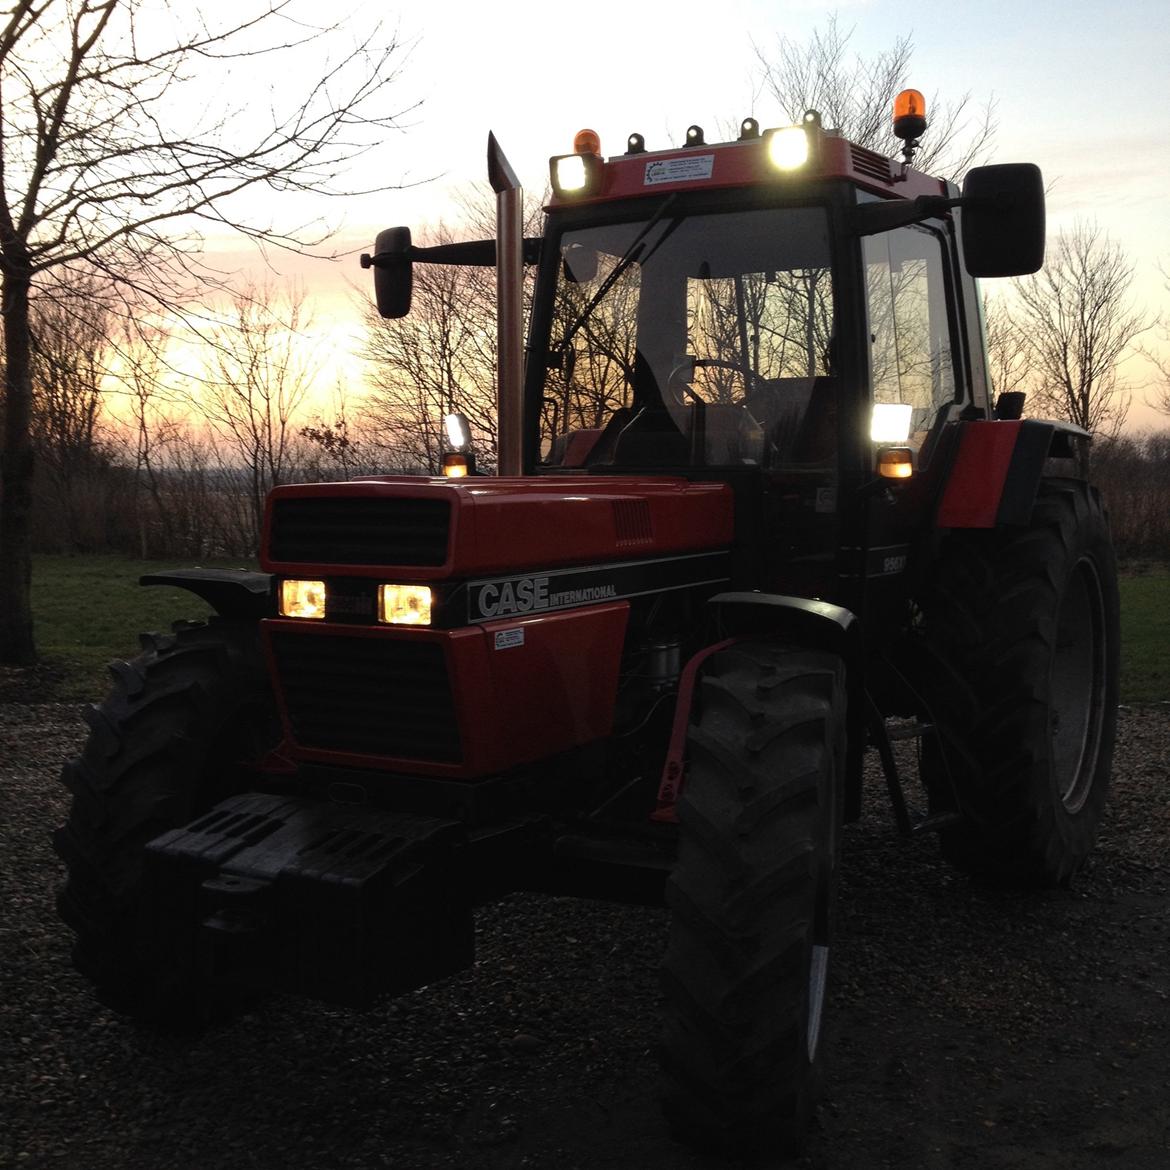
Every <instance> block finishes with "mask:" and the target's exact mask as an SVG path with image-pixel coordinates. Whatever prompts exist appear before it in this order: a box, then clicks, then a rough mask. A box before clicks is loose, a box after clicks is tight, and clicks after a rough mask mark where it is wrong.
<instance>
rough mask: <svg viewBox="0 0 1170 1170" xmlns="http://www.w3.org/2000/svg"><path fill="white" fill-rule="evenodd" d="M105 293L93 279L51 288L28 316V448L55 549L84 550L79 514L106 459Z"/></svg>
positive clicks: (107, 325) (107, 320) (106, 464)
mask: <svg viewBox="0 0 1170 1170" xmlns="http://www.w3.org/2000/svg"><path fill="white" fill-rule="evenodd" d="M108 291H109V290H108V289H107V288H104V287H102V286H100V285H99V283H98V282H97V281H95V280H94V279H93V278H92V277H81V278H80V279H78V280H76V281H74V282H69V283H65V282H62V284H61V285H60V286H56V287H53V288H52V289H51V290H49V295H47V296H41V297H37V298H35V299H34V301H33V304H32V312H31V320H30V327H31V347H32V379H33V411H32V442H33V447H34V450H35V451H36V455H37V460H38V463H39V473H38V476H37V484H38V492H39V495H40V501H39V502H40V504H41V509H40V512H41V515H43V516H47V517H48V518H50V519H51V525H52V531H53V533H54V535H55V538H56V541H55V542H56V543H57V544H58V545H59V547H61V548H63V549H65V550H68V551H74V550H76V549H77V548H79V547H81V545H82V544H84V541H83V539H82V533H81V530H80V529H81V515H82V513H83V512H86V511H88V508H87V507H86V504H87V502H88V500H89V498H90V496H91V494H92V492H93V489H94V486H95V485H94V479H95V477H97V478H100V477H101V475H102V473H103V472H105V471H106V470H107V469H108V468H109V466H110V464H111V462H112V458H113V454H114V452H113V450H112V449H111V447H110V445H109V443H108V441H107V437H106V435H105V434H104V430H105V428H104V427H103V423H102V417H101V406H102V384H103V381H104V379H105V375H106V371H107V368H108V365H109V359H110V349H111V347H110V336H109V334H110V325H111V318H110V313H109V310H108V308H107V306H106V304H105V303H104V299H103V294H105V293H108Z"/></svg>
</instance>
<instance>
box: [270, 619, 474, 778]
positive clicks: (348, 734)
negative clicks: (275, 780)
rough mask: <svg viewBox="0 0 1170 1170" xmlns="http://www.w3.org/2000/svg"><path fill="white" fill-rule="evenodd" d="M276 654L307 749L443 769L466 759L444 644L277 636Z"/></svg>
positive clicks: (287, 701)
mask: <svg viewBox="0 0 1170 1170" xmlns="http://www.w3.org/2000/svg"><path fill="white" fill-rule="evenodd" d="M272 648H273V652H274V654H275V656H276V661H277V668H278V670H279V672H280V684H281V691H282V692H283V695H284V702H285V707H286V709H287V710H288V716H289V720H290V722H291V723H292V727H293V734H294V736H295V737H296V740H297V742H298V743H299V744H301V745H302V746H303V747H308V748H318V749H321V750H325V751H345V752H356V753H359V754H362V755H374V756H392V757H399V758H404V759H415V760H433V761H435V762H438V763H457V762H458V761H459V760H460V759H462V746H461V744H460V740H459V725H458V721H457V719H456V716H455V703H454V698H453V696H452V694H451V686H450V681H449V679H448V677H447V664H446V659H445V658H444V655H443V649H442V647H441V646H439V645H438V644H437V643H435V642H406V641H400V640H397V639H391V638H347V637H344V636H338V637H333V636H331V635H323V634H317V635H310V634H276V635H274V636H273V639H272Z"/></svg>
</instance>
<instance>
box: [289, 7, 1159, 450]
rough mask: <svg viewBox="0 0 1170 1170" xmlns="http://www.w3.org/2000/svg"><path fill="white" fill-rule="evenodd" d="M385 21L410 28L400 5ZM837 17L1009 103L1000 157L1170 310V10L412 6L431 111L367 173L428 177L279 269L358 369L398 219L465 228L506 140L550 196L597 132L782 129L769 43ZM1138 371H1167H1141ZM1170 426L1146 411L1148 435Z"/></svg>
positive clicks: (1000, 109) (1135, 365) (412, 53)
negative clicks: (359, 332) (586, 138)
mask: <svg viewBox="0 0 1170 1170" xmlns="http://www.w3.org/2000/svg"><path fill="white" fill-rule="evenodd" d="M378 10H379V11H380V12H382V13H384V14H385V13H390V14H391V15H389V17H388V19H390V20H393V19H395V18H394V16H393V15H392V13H393V9H392V8H391V7H390V6H388V5H386V6H383V5H379V9H378ZM834 12H835V13H836V15H837V20H838V24H839V26H840V27H841V28H843V29H852V30H853V31H852V40H851V42H850V48H851V50H853V51H856V52H858V53H860V54H862V55H864V56H872V55H873V54H875V53H877V52H879V51H881V50H883V49H888V48H889V47H891V46H892V44H893V43H894V41H895V40H896V39H897V38H898V37H901V36H907V37H909V38H910V39H911V41H912V43H913V46H914V53H913V59H912V62H911V69H910V83H911V84H912V85H913V86H914V87H915V88H917V89H920V90H922V91H923V93H925V94H926V95H927V97H928V99H929V98H930V97H931V96H932V95H937V96H938V98H939V100H940V101H953V100H956V99H957V98H959V97H960V96H962V95H963V94H968V93H969V94H970V95H971V99H972V102H973V103H974V104H975V105H976V106H978V105H982V104H983V103H984V102H986V101H987V100H989V99H990V100H993V101H994V103H995V106H996V114H997V118H998V123H999V128H998V131H997V134H996V137H995V141H994V144H993V149H992V156H991V160H990V161H995V162H1022V161H1029V162H1035V163H1037V164H1038V165H1039V166H1040V168H1041V170H1042V172H1043V174H1044V178H1045V181H1046V184H1047V185H1048V187H1049V196H1048V224H1049V234H1050V238H1051V237H1052V236H1053V235H1054V234H1055V233H1056V232H1058V231H1060V230H1061V229H1062V228H1068V227H1071V226H1072V225H1073V223H1074V222H1075V221H1076V220H1077V219H1087V220H1095V221H1096V222H1097V223H1099V224H1100V226H1101V227H1102V228H1104V229H1105V231H1106V232H1107V233H1108V234H1109V236H1110V237H1112V238H1113V239H1114V240H1116V241H1117V242H1118V243H1120V244H1121V245H1122V247H1123V248H1124V249H1125V251H1126V252H1127V253H1128V256H1129V258H1130V259H1131V261H1132V262H1133V264H1134V266H1135V270H1136V279H1135V284H1134V296H1135V300H1136V301H1137V302H1138V303H1142V304H1146V305H1149V306H1150V308H1151V310H1154V309H1157V310H1159V311H1163V309H1165V310H1166V311H1168V312H1170V303H1167V302H1170V294H1167V293H1166V291H1165V289H1164V283H1165V282H1164V280H1163V277H1162V276H1161V275H1160V274H1159V267H1158V266H1159V264H1161V266H1162V267H1164V268H1166V269H1167V271H1168V272H1170V213H1168V211H1167V196H1166V192H1167V188H1170V70H1168V69H1167V68H1166V64H1165V59H1166V50H1167V48H1168V47H1170V3H1167V2H1166V0H1111V2H1110V3H1106V4H1103V3H1101V2H1100V0H1095V2H1094V3H1088V2H1086V0H1061V2H1057V0H1031V2H1030V3H1027V4H1025V3H1021V2H1020V0H1013V2H1011V3H1008V2H1006V0H984V2H981V3H978V4H976V3H966V2H964V3H954V2H952V3H941V4H921V3H918V4H911V3H907V2H906V0H856V2H853V3H848V2H846V3H834V4H827V3H819V2H817V0H771V2H769V3H763V2H759V0H720V2H719V3H717V4H703V5H699V4H695V3H690V2H685V0H684V2H678V3H675V4H673V5H670V6H667V5H664V4H654V5H642V4H634V3H631V2H630V0H624V2H623V0H590V3H588V4H586V5H568V4H565V5H550V4H547V3H535V2H534V0H510V2H507V3H499V4H495V5H492V4H485V3H470V2H468V0H433V2H432V3H431V4H429V5H426V6H422V5H414V6H411V7H410V8H409V9H407V8H403V9H402V10H401V11H400V14H399V15H398V17H397V20H398V29H399V35H400V38H401V40H402V42H403V44H404V45H405V46H406V51H405V52H404V55H403V57H402V58H401V60H400V65H401V73H400V79H399V81H398V82H397V83H396V84H397V86H398V90H397V92H399V93H400V94H401V99H402V105H403V106H407V105H412V104H414V103H416V102H417V103H419V104H418V106H417V108H416V109H415V110H413V111H412V112H411V113H410V114H409V115H408V117H406V118H405V119H404V120H403V128H402V130H401V131H400V132H398V133H394V134H391V135H389V136H388V137H387V139H386V141H385V143H384V144H383V145H382V147H381V148H380V149H379V150H378V151H377V152H376V153H375V155H374V156H372V157H371V158H370V159H369V160H367V163H366V166H367V168H376V173H377V174H379V175H380V176H381V177H382V179H383V181H387V182H399V183H406V184H412V185H410V186H404V187H402V188H401V189H398V190H389V191H385V192H383V193H381V194H379V195H376V196H366V197H362V198H356V199H354V200H352V201H351V202H350V204H349V205H348V206H346V207H345V208H344V209H343V210H344V222H339V226H340V227H341V231H340V233H339V235H338V237H337V239H336V240H335V246H339V247H341V248H343V249H347V250H350V251H351V255H350V256H349V258H347V259H346V260H344V261H343V262H341V263H334V264H329V263H327V262H325V261H320V262H315V263H308V262H304V261H299V260H293V259H291V258H287V257H278V258H277V259H276V261H275V267H276V270H277V272H278V273H280V274H284V275H297V276H299V277H300V278H301V279H303V280H304V282H305V284H306V288H307V290H308V291H309V292H310V294H311V295H313V296H315V297H317V298H318V306H319V311H318V321H319V326H320V329H321V341H322V345H323V347H324V348H323V351H322V352H323V353H324V352H327V351H329V350H330V349H331V348H332V352H333V354H334V356H333V357H331V358H330V359H329V360H330V361H335V362H337V363H340V364H341V365H342V366H345V361H344V358H343V356H342V355H343V353H344V350H345V348H346V345H347V344H348V338H349V337H350V336H351V331H352V329H353V328H354V327H355V326H356V319H357V315H358V311H357V309H356V307H355V306H354V305H353V300H352V298H353V297H354V295H356V294H355V292H354V289H355V288H366V287H368V284H369V281H368V276H369V274H368V273H365V272H362V271H361V270H360V269H359V268H358V265H357V260H356V253H357V252H360V251H362V250H368V249H369V248H370V246H371V245H372V242H373V236H374V234H375V233H376V232H377V231H378V230H379V229H380V228H382V227H388V226H392V225H395V224H407V225H410V226H411V227H412V228H413V229H416V231H417V229H419V228H421V227H422V226H423V225H424V224H426V223H433V222H435V221H437V220H438V219H440V218H445V219H446V220H447V221H448V222H455V221H457V219H458V208H457V204H456V202H455V198H454V193H455V192H458V191H460V190H466V189H467V186H468V185H469V184H471V183H483V182H484V177H485V164H484V158H485V147H486V141H487V135H488V131H489V130H491V131H494V133H495V134H496V137H497V138H498V139H499V141H500V143H501V145H502V146H503V148H504V150H505V152H506V153H507V155H508V157H509V159H510V161H511V162H512V165H513V167H514V169H515V170H516V171H517V173H518V174H519V176H520V178H521V180H522V181H524V182H525V183H526V185H530V186H532V187H536V188H540V187H543V184H544V182H545V179H546V175H547V163H548V158H549V156H550V155H554V154H562V153H567V152H569V151H570V150H571V149H572V140H573V135H574V134H575V132H576V131H577V130H578V129H580V128H582V127H584V126H589V127H591V128H593V129H595V130H597V131H598V133H599V134H600V136H601V141H602V152H603V154H606V155H609V154H620V153H621V152H622V151H623V150H624V149H625V140H626V137H627V136H628V135H629V134H630V133H631V132H632V131H635V130H636V131H638V132H640V133H641V134H643V135H644V137H645V139H646V143H647V147H648V148H649V149H656V148H658V149H661V148H664V147H667V146H671V145H677V144H678V143H679V142H680V141H681V139H682V135H683V133H684V132H685V129H686V127H687V126H688V125H690V124H691V123H693V122H697V123H699V124H700V125H703V126H705V127H706V128H707V129H708V139H709V140H712V139H717V138H718V135H715V134H713V133H712V131H713V130H714V129H715V128H716V127H717V126H719V125H720V124H721V123H722V124H728V123H736V122H738V121H739V120H740V119H742V118H743V117H746V116H748V115H749V114H750V115H752V116H754V117H756V118H757V119H758V120H759V122H760V124H761V125H762V126H769V125H775V124H777V123H778V122H781V121H783V119H782V118H781V116H780V111H779V109H778V108H777V107H776V105H775V103H774V101H773V100H772V99H770V98H769V96H768V95H767V94H766V92H761V90H760V81H759V73H760V69H759V64H758V60H757V50H759V51H761V52H763V53H765V54H766V53H767V52H768V51H769V50H770V49H772V48H773V47H774V46H775V44H776V42H777V40H778V38H779V37H781V36H787V37H789V38H791V39H793V40H797V41H805V40H807V39H809V37H810V34H811V33H812V32H813V31H814V30H815V29H817V28H822V29H823V28H824V26H825V23H826V21H827V20H828V18H829V16H830V15H831V14H832V13H834ZM927 135H929V130H928V131H927ZM366 178H367V179H368V174H367V176H366ZM329 210H330V212H332V213H334V214H336V213H337V212H338V210H339V209H338V208H337V207H336V206H331V207H330V209H329ZM1150 340H1151V342H1152V341H1153V340H1154V335H1153V334H1151V335H1150ZM353 368H354V367H352V366H346V369H348V370H349V371H350V372H352V370H353ZM1126 373H1128V374H1129V375H1130V376H1131V377H1132V378H1133V379H1135V380H1137V381H1141V380H1143V379H1147V378H1148V377H1149V376H1150V372H1149V369H1148V367H1146V366H1145V365H1144V364H1143V363H1141V362H1139V361H1135V362H1132V363H1130V365H1129V366H1128V367H1127V370H1126ZM1165 422H1166V419H1165V416H1160V415H1156V414H1154V413H1153V412H1152V411H1148V410H1145V409H1142V408H1141V407H1140V405H1139V404H1137V403H1135V409H1134V410H1133V411H1132V414H1131V426H1138V427H1140V426H1149V425H1158V424H1159V423H1160V424H1161V425H1165Z"/></svg>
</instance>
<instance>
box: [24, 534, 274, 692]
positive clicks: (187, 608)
mask: <svg viewBox="0 0 1170 1170" xmlns="http://www.w3.org/2000/svg"><path fill="white" fill-rule="evenodd" d="M214 563H215V564H216V565H218V566H221V567H233V568H238V567H245V566H241V565H240V563H239V562H234V563H233V562H228V561H216V562H214ZM180 567H185V566H181V565H180V563H179V562H177V561H137V560H129V559H127V558H125V557H117V556H78V557H65V556H37V557H34V558H33V620H34V632H35V637H36V641H37V649H38V650H39V651H40V654H41V657H42V659H43V660H44V663H45V666H46V667H47V668H48V671H49V674H50V677H51V679H52V685H53V690H54V691H55V693H56V695H57V697H59V698H60V699H63V700H73V699H95V698H98V697H99V696H101V695H102V694H104V693H105V690H106V686H107V683H108V675H107V672H106V664H107V663H108V662H110V661H111V660H112V659H115V658H129V657H133V656H134V655H135V654H137V653H138V650H139V646H138V635H139V634H140V633H142V632H143V631H151V630H163V631H165V630H169V629H170V628H171V623H172V622H174V621H176V620H178V619H181V618H186V619H190V620H193V621H194V620H198V619H200V618H204V617H206V616H207V615H208V614H209V613H211V607H210V606H208V605H207V603H206V602H204V601H202V600H200V599H199V598H198V597H196V596H195V595H194V594H193V593H188V592H187V591H186V590H184V589H174V588H172V587H170V586H168V585H152V586H150V587H149V588H143V587H142V586H140V585H139V584H138V578H139V577H140V576H142V575H143V574H144V573H153V572H157V571H159V570H160V569H175V568H180ZM205 567H206V566H205ZM250 567H254V566H250Z"/></svg>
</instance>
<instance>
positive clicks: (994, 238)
mask: <svg viewBox="0 0 1170 1170" xmlns="http://www.w3.org/2000/svg"><path fill="white" fill-rule="evenodd" d="M960 206H961V208H962V231H963V254H964V259H965V261H966V265H967V271H968V272H969V273H970V274H971V275H972V276H1027V275H1029V274H1030V273H1033V272H1036V271H1037V270H1038V269H1039V268H1040V266H1041V265H1042V264H1043V263H1044V180H1043V178H1042V177H1041V175H1040V168H1039V167H1038V166H1036V165H1035V164H1034V163H1000V164H998V165H995V166H987V167H975V168H974V169H973V170H971V171H968V172H967V177H966V179H964V181H963V199H962V203H961V204H960Z"/></svg>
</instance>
